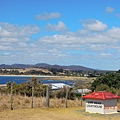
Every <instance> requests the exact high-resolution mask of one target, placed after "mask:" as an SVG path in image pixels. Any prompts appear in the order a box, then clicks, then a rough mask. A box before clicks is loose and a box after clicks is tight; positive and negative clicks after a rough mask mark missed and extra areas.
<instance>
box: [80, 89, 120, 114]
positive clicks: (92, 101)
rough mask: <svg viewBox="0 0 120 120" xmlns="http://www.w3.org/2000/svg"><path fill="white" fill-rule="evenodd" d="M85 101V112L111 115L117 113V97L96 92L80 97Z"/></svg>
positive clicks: (119, 97) (108, 93)
mask: <svg viewBox="0 0 120 120" xmlns="http://www.w3.org/2000/svg"><path fill="white" fill-rule="evenodd" d="M82 98H83V99H86V112H89V113H100V114H111V113H117V99H120V96H117V95H115V94H113V93H110V92H105V91H98V92H93V93H91V94H88V95H86V96H83V97H82Z"/></svg>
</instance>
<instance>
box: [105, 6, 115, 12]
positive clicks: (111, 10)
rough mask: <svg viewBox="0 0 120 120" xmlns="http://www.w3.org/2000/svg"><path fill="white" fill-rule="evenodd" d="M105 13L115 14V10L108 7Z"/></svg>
mask: <svg viewBox="0 0 120 120" xmlns="http://www.w3.org/2000/svg"><path fill="white" fill-rule="evenodd" d="M105 11H106V12H108V13H113V12H114V8H112V7H107V8H106V10H105Z"/></svg>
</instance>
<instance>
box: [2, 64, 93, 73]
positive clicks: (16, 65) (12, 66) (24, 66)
mask: <svg viewBox="0 0 120 120" xmlns="http://www.w3.org/2000/svg"><path fill="white" fill-rule="evenodd" d="M34 67H40V68H47V69H48V68H56V69H61V68H62V69H68V70H84V71H93V70H95V69H92V68H88V67H84V66H79V65H70V66H60V65H50V64H46V63H38V64H35V65H29V64H12V65H6V64H1V65H0V68H6V69H7V68H22V69H24V68H34Z"/></svg>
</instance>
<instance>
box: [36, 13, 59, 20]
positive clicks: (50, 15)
mask: <svg viewBox="0 0 120 120" xmlns="http://www.w3.org/2000/svg"><path fill="white" fill-rule="evenodd" d="M60 16H61V15H60V13H59V12H51V13H44V14H43V15H41V14H39V15H36V16H35V18H36V19H37V20H48V19H54V18H60Z"/></svg>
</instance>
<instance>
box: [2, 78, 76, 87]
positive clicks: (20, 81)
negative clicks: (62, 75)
mask: <svg viewBox="0 0 120 120" xmlns="http://www.w3.org/2000/svg"><path fill="white" fill-rule="evenodd" d="M39 77H41V78H42V77H43V78H45V77H46V76H38V77H36V78H39ZM47 78H48V77H47ZM31 80H32V77H31V76H0V84H6V83H8V82H15V83H17V84H21V83H24V82H27V81H31ZM41 82H42V83H43V84H55V83H63V84H66V85H69V86H73V85H74V82H72V81H63V80H41Z"/></svg>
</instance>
